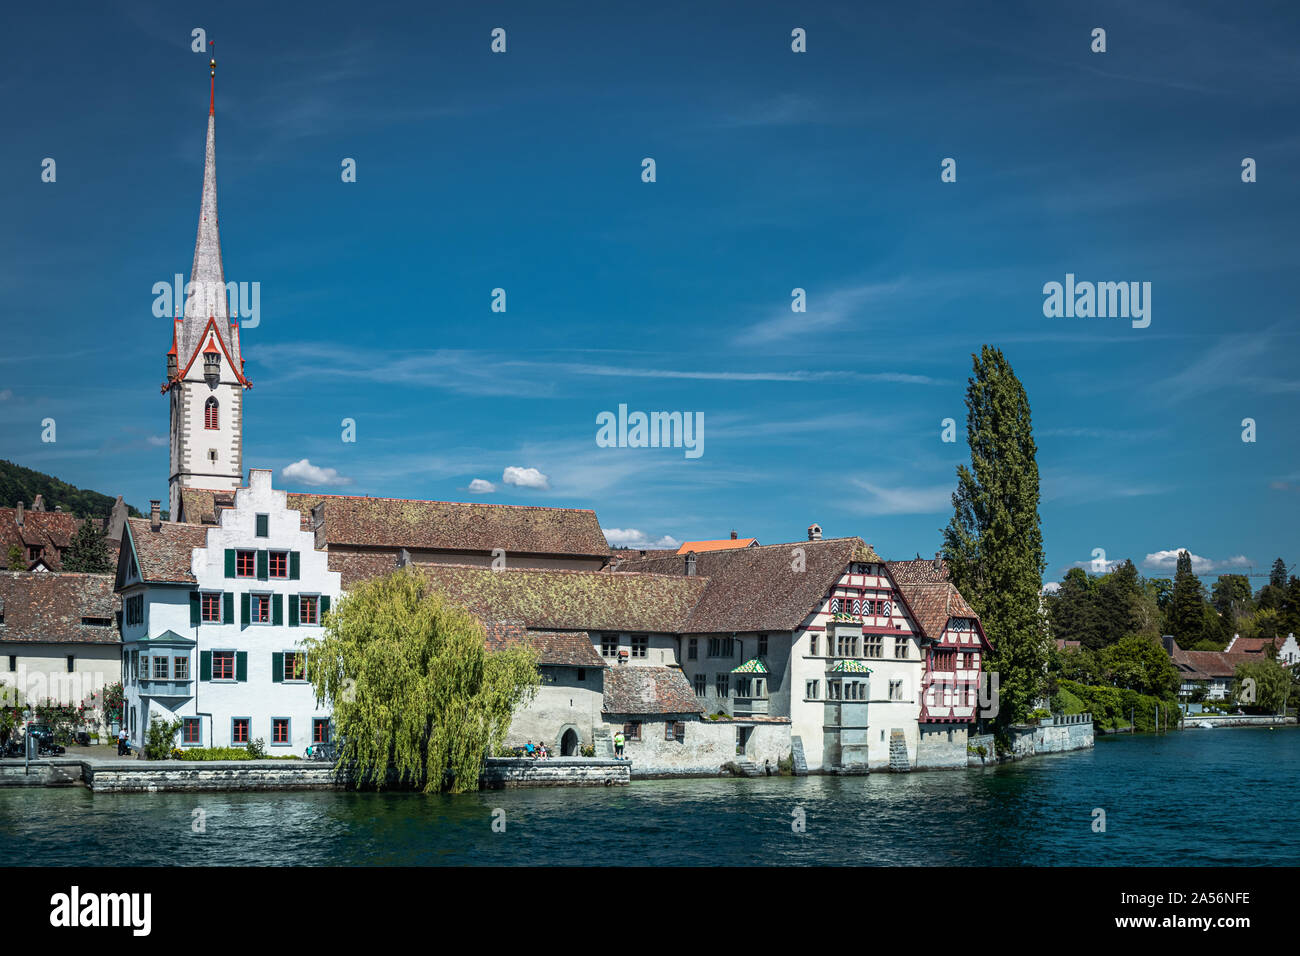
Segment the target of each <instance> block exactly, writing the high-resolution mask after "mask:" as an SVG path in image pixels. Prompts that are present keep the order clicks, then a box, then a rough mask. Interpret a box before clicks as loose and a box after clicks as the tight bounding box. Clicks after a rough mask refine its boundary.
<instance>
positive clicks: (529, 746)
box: [524, 740, 537, 757]
mask: <svg viewBox="0 0 1300 956" xmlns="http://www.w3.org/2000/svg"><path fill="white" fill-rule="evenodd" d="M524 753H525V754H527V755H528V756H529V757H536V756H537V748H536V747H534V746H533V742H532V741H531V740H530V741H528V743H526V744H524Z"/></svg>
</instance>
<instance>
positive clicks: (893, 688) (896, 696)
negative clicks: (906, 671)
mask: <svg viewBox="0 0 1300 956" xmlns="http://www.w3.org/2000/svg"><path fill="white" fill-rule="evenodd" d="M889 699H890V700H902V699H903V682H902V681H901V680H891V681H890V682H889Z"/></svg>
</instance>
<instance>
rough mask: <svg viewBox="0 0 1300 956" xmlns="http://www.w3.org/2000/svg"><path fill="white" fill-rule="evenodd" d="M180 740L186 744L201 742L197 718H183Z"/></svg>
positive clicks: (201, 736) (201, 737)
mask: <svg viewBox="0 0 1300 956" xmlns="http://www.w3.org/2000/svg"><path fill="white" fill-rule="evenodd" d="M181 742H182V743H187V744H198V743H202V742H203V735H202V733H201V728H200V724H199V718H197V717H186V718H184V723H183V724H182V725H181Z"/></svg>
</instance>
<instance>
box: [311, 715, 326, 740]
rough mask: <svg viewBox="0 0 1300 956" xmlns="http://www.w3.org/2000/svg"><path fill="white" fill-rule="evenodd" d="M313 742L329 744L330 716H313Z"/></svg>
mask: <svg viewBox="0 0 1300 956" xmlns="http://www.w3.org/2000/svg"><path fill="white" fill-rule="evenodd" d="M311 742H312V743H314V744H327V743H329V742H330V722H329V718H328V717H313V718H312V719H311Z"/></svg>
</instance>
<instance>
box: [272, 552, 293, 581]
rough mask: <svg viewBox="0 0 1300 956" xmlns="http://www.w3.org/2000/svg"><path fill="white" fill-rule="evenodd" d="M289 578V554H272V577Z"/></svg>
mask: <svg viewBox="0 0 1300 956" xmlns="http://www.w3.org/2000/svg"><path fill="white" fill-rule="evenodd" d="M288 576H289V552H288V551H272V552H271V577H273V578H287V577H288Z"/></svg>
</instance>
